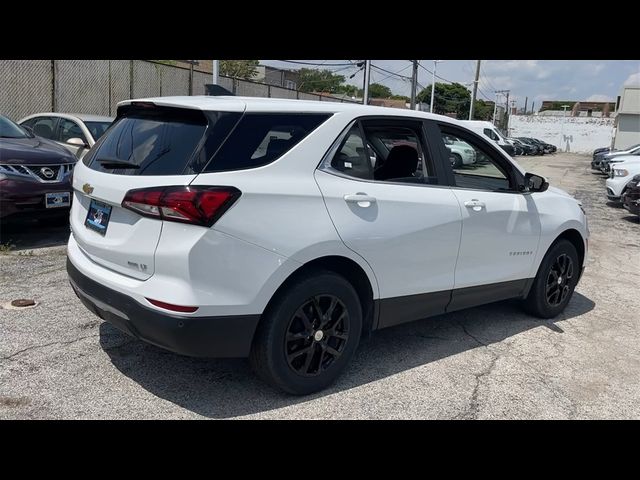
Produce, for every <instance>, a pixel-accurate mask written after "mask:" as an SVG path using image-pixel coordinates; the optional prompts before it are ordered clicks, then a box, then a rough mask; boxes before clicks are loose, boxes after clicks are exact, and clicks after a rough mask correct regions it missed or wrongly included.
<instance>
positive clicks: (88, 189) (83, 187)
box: [82, 183, 93, 195]
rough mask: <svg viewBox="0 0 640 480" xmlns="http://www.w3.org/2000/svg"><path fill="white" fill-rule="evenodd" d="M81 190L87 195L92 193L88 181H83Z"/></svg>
mask: <svg viewBox="0 0 640 480" xmlns="http://www.w3.org/2000/svg"><path fill="white" fill-rule="evenodd" d="M82 191H83V192H84V193H86V194H87V195H91V194H92V193H93V187H92V186H91V185H89V184H88V183H85V184H84V185H83V186H82Z"/></svg>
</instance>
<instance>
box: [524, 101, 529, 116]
mask: <svg viewBox="0 0 640 480" xmlns="http://www.w3.org/2000/svg"><path fill="white" fill-rule="evenodd" d="M528 101H529V97H524V114H525V115H526V114H527V102H528Z"/></svg>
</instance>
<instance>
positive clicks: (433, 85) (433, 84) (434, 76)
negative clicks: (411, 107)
mask: <svg viewBox="0 0 640 480" xmlns="http://www.w3.org/2000/svg"><path fill="white" fill-rule="evenodd" d="M441 61H442V60H434V61H433V81H432V82H431V106H430V107H429V113H433V99H434V98H435V97H436V69H437V68H438V63H439V62H441Z"/></svg>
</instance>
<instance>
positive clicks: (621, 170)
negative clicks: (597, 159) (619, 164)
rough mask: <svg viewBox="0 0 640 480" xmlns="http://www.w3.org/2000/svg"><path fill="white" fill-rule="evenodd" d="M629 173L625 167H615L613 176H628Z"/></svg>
mask: <svg viewBox="0 0 640 480" xmlns="http://www.w3.org/2000/svg"><path fill="white" fill-rule="evenodd" d="M627 175H629V171H628V170H625V169H624V168H614V169H613V176H614V177H626V176H627Z"/></svg>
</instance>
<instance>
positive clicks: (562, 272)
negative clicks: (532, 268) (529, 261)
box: [524, 239, 582, 318]
mask: <svg viewBox="0 0 640 480" xmlns="http://www.w3.org/2000/svg"><path fill="white" fill-rule="evenodd" d="M581 268H582V266H581V265H580V260H579V258H578V252H577V251H576V247H575V246H574V245H573V244H572V243H571V242H570V241H568V240H565V239H561V240H558V241H557V242H555V243H554V244H553V245H552V246H551V247H550V248H549V250H548V251H547V254H546V255H545V256H544V258H543V259H542V263H541V264H540V267H539V268H538V273H537V275H536V277H535V279H534V281H533V285H532V286H531V289H530V290H529V294H528V295H527V298H526V299H525V300H524V308H525V310H526V311H527V312H528V313H530V314H532V315H535V316H536V317H540V318H553V317H555V316H557V315H558V314H560V313H561V312H562V311H563V310H564V309H565V307H566V306H567V304H568V303H569V300H571V296H572V295H573V291H574V290H575V288H576V285H577V283H578V278H579V277H580V269H581Z"/></svg>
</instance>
